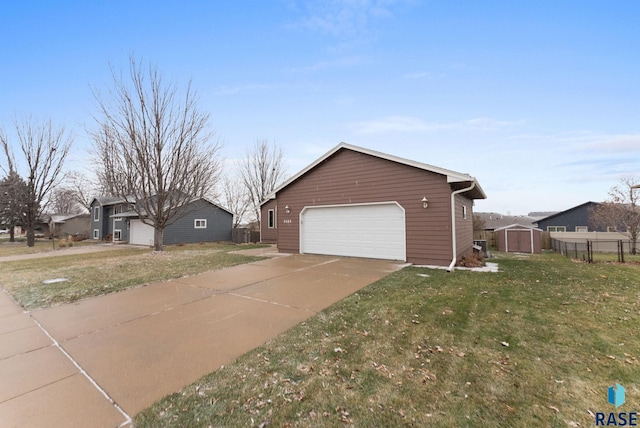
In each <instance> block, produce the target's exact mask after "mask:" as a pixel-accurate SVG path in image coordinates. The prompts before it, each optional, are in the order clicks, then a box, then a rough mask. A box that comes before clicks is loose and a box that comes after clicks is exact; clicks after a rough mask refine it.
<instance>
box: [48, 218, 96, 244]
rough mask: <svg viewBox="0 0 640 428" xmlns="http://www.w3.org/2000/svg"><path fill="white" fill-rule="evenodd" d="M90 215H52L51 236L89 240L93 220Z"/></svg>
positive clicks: (50, 223)
mask: <svg viewBox="0 0 640 428" xmlns="http://www.w3.org/2000/svg"><path fill="white" fill-rule="evenodd" d="M89 217H90V215H89V214H52V215H51V217H50V218H49V234H50V235H51V236H55V237H59V238H66V237H67V236H74V237H80V238H83V239H86V238H89V237H90V234H89V230H90V227H91V219H90V218H89Z"/></svg>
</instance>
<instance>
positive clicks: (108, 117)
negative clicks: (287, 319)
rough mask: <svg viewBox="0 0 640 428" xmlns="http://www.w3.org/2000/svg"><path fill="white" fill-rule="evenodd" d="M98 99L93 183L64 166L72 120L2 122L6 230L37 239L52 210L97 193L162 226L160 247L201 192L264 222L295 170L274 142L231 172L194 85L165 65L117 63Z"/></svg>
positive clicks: (78, 207) (1, 196) (251, 152)
mask: <svg viewBox="0 0 640 428" xmlns="http://www.w3.org/2000/svg"><path fill="white" fill-rule="evenodd" d="M123 76H126V77H123ZM94 96H95V99H96V103H97V114H96V115H95V116H94V117H95V123H94V124H93V127H92V128H91V129H90V134H91V137H92V140H93V155H92V157H93V165H94V173H95V178H94V179H93V180H92V179H90V178H88V177H87V176H86V174H83V173H80V172H69V171H66V170H65V169H64V167H65V161H66V160H67V157H68V154H69V151H70V149H71V146H72V143H73V138H72V137H71V136H70V134H69V133H68V132H67V131H66V130H65V129H64V127H57V126H55V125H53V124H52V122H51V121H45V122H38V121H36V120H34V119H33V118H31V117H29V118H28V119H25V120H22V121H18V120H16V121H15V122H14V127H13V129H14V131H15V132H13V135H15V137H11V136H10V134H9V133H7V132H5V129H4V128H0V146H1V147H0V148H1V152H2V155H3V156H2V159H1V161H0V171H1V172H2V175H3V176H2V178H0V227H7V228H9V230H10V233H11V236H10V239H11V240H14V235H13V230H14V227H15V226H21V227H22V228H24V229H25V230H26V235H27V245H28V246H33V245H34V243H35V229H36V226H37V223H38V221H39V220H40V219H41V218H42V216H43V214H44V213H45V212H54V213H59V214H75V213H81V212H86V211H87V210H89V206H90V204H91V201H92V200H93V198H94V197H95V196H116V197H120V198H122V199H123V200H124V201H127V203H128V204H129V208H130V209H131V210H133V211H135V212H136V214H137V215H138V216H139V217H140V219H141V220H142V221H143V222H144V223H146V224H149V225H151V226H152V227H153V228H154V247H155V249H156V250H158V251H160V250H162V248H163V233H164V229H165V228H166V227H167V226H168V225H170V224H171V223H173V222H174V221H176V220H177V219H178V218H179V216H180V215H181V214H180V213H181V212H182V211H181V210H180V208H181V207H182V206H183V205H185V204H186V203H187V202H190V201H191V200H192V199H193V198H199V197H208V198H210V199H213V200H214V201H217V202H218V203H219V204H220V205H222V206H223V207H225V208H227V209H229V210H230V211H232V212H234V213H235V223H234V226H239V225H240V224H241V223H242V222H245V221H248V222H259V220H260V203H261V202H262V201H263V200H264V199H265V198H266V197H268V195H269V194H270V193H271V192H273V190H274V189H275V188H276V186H277V185H278V184H280V182H282V181H283V179H284V176H285V172H286V169H285V164H284V155H283V152H282V150H281V149H280V148H279V147H278V146H277V145H276V144H275V143H270V142H269V141H268V140H266V139H262V140H257V141H256V143H255V144H254V145H253V146H251V147H250V148H248V149H247V151H246V154H245V158H244V159H242V160H239V161H237V162H235V165H234V166H235V172H234V173H232V174H229V175H226V176H224V178H223V175H222V165H223V158H222V156H221V153H220V152H221V148H222V145H221V143H220V142H219V141H218V140H217V139H216V138H214V134H213V132H212V131H211V129H210V123H209V122H210V117H209V114H208V113H206V112H204V111H203V110H202V109H201V108H200V106H199V98H198V96H197V93H196V92H195V91H194V90H193V89H192V87H191V83H190V82H189V83H188V84H187V85H186V86H185V87H180V86H179V85H177V84H175V83H173V82H167V81H166V80H165V79H164V78H163V76H162V74H161V73H160V72H159V70H158V69H157V68H156V67H154V66H143V65H141V64H140V62H139V61H137V60H136V59H134V58H133V57H132V58H130V59H129V70H128V73H124V74H123V73H119V72H116V71H114V70H113V69H112V87H111V88H110V89H109V90H108V91H107V92H105V93H102V92H100V91H97V90H94ZM16 152H17V153H18V155H17V156H16Z"/></svg>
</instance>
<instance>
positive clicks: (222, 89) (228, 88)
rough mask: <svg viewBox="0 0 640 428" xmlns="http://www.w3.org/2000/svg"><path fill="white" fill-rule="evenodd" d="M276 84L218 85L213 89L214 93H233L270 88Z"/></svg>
mask: <svg viewBox="0 0 640 428" xmlns="http://www.w3.org/2000/svg"><path fill="white" fill-rule="evenodd" d="M276 86H277V85H273V84H267V83H244V84H239V85H219V86H218V87H217V88H216V89H215V90H214V94H215V95H233V94H237V93H239V92H245V91H257V90H263V89H271V88H274V87H276Z"/></svg>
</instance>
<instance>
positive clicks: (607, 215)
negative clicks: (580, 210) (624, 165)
mask: <svg viewBox="0 0 640 428" xmlns="http://www.w3.org/2000/svg"><path fill="white" fill-rule="evenodd" d="M638 183H639V181H638V180H637V179H635V178H632V177H624V178H622V179H620V183H618V184H617V185H615V186H613V187H612V188H611V190H610V191H609V199H608V200H607V201H605V202H604V203H602V204H600V205H598V206H597V207H596V208H594V209H593V211H592V212H591V216H590V221H591V222H592V223H593V224H594V225H596V226H598V227H602V228H610V227H612V228H615V229H616V230H619V229H623V230H622V232H627V233H628V234H629V239H630V240H631V252H632V254H636V251H637V250H636V247H637V241H638V234H640V207H639V206H638V202H640V199H639V198H640V189H638V188H635V186H636V185H637V184H638Z"/></svg>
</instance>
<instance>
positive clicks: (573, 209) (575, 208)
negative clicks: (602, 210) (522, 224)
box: [534, 201, 600, 224]
mask: <svg viewBox="0 0 640 428" xmlns="http://www.w3.org/2000/svg"><path fill="white" fill-rule="evenodd" d="M594 205H600V204H599V203H598V202H592V201H589V202H585V203H584V204H580V205H576V206H575V207H573V208H569V209H568V210H564V211H560V212H558V213H555V214H552V215H550V216H548V217H545V218H541V219H539V220H538V221H535V222H534V224H538V223H540V222H542V221H547V220H551V219H552V218H554V217H558V216H560V215H563V214H566V213H569V212H571V211H575V210H579V209H581V208H584V207H586V206H594Z"/></svg>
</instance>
